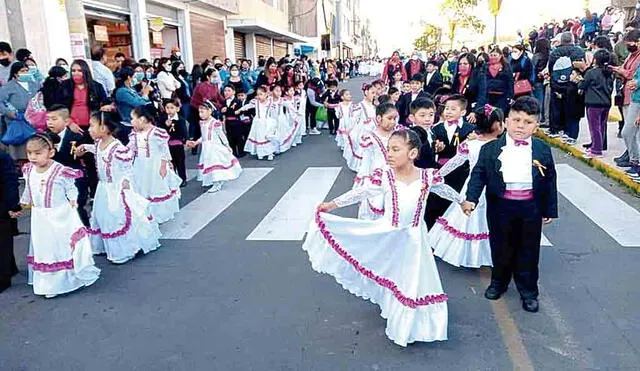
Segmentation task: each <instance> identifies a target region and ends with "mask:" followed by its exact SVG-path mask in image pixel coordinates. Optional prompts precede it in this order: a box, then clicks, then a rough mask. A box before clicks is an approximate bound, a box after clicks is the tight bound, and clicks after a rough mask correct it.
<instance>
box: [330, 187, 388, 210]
mask: <svg viewBox="0 0 640 371" xmlns="http://www.w3.org/2000/svg"><path fill="white" fill-rule="evenodd" d="M382 193H383V189H382V185H381V184H377V182H376V183H372V182H366V183H364V185H363V186H361V187H357V188H354V189H352V190H350V191H349V192H347V193H345V194H343V195H342V196H339V197H337V198H336V199H334V200H333V202H335V203H336V205H338V207H345V206H349V205H353V204H357V203H358V202H360V201H364V200H366V199H368V198H372V197H375V196H378V195H380V194H382Z"/></svg>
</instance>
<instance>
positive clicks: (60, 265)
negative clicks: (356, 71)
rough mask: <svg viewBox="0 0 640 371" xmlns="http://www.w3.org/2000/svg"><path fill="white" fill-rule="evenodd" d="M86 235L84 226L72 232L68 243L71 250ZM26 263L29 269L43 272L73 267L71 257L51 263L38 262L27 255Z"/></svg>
mask: <svg viewBox="0 0 640 371" xmlns="http://www.w3.org/2000/svg"><path fill="white" fill-rule="evenodd" d="M88 235H89V231H88V229H87V228H86V227H81V228H80V229H78V230H77V231H75V232H73V234H72V235H71V241H70V244H69V245H70V248H71V251H74V250H75V249H76V245H77V244H78V242H80V240H82V239H83V238H86V237H87V236H88ZM27 264H28V265H30V266H31V269H33V270H34V271H38V272H45V273H53V272H60V271H64V270H71V269H73V267H74V265H73V258H71V259H69V260H66V261H59V262H53V263H38V262H36V261H35V258H34V257H33V256H27Z"/></svg>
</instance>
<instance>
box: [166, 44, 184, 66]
mask: <svg viewBox="0 0 640 371" xmlns="http://www.w3.org/2000/svg"><path fill="white" fill-rule="evenodd" d="M169 60H170V61H171V62H177V61H181V60H182V53H181V52H180V47H178V46H177V45H176V46H174V47H173V48H171V56H169Z"/></svg>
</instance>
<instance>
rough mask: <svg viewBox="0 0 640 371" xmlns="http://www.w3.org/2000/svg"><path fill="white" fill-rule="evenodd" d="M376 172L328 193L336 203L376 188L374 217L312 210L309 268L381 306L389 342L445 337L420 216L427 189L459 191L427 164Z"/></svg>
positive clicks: (443, 302)
mask: <svg viewBox="0 0 640 371" xmlns="http://www.w3.org/2000/svg"><path fill="white" fill-rule="evenodd" d="M381 174H382V176H381V177H380V178H372V179H370V181H369V182H368V184H367V185H366V186H363V187H359V188H357V189H353V190H351V191H350V192H347V193H346V194H344V195H342V196H340V197H338V198H337V199H336V200H334V201H335V202H336V204H338V206H340V207H343V206H347V205H351V204H355V203H357V202H360V201H362V200H365V199H367V198H371V197H374V196H377V195H383V197H384V206H385V213H384V216H383V217H382V218H381V219H378V220H359V219H351V218H343V217H339V216H335V215H331V214H326V213H319V212H317V213H316V216H315V220H314V221H313V222H312V223H311V226H310V228H309V232H308V234H307V238H306V240H305V242H304V244H303V246H302V248H303V250H305V251H307V253H308V254H309V260H310V261H311V266H312V267H313V269H314V270H316V271H317V272H320V273H327V274H330V275H332V276H333V277H334V278H335V279H336V281H337V282H338V283H340V284H341V285H342V287H343V288H345V289H346V290H348V291H349V292H351V293H352V294H354V295H356V296H359V297H361V298H364V299H367V300H370V301H371V302H373V303H375V304H378V305H379V306H380V309H381V315H382V317H383V318H385V319H386V320H387V326H386V334H387V336H388V337H389V338H390V339H391V340H392V341H393V342H395V343H396V344H398V345H401V346H406V345H407V344H409V343H412V342H415V341H426V342H430V341H437V340H447V321H448V313H447V299H448V297H447V295H446V294H445V293H444V291H443V290H442V285H441V283H440V277H439V275H438V270H437V267H436V264H435V260H434V257H433V254H432V252H431V244H430V243H429V236H428V234H427V227H426V225H425V223H424V220H423V218H422V216H423V215H424V210H425V207H426V200H427V196H428V194H429V192H430V191H433V192H435V193H437V194H439V195H440V196H442V197H445V198H447V199H451V200H456V201H458V200H459V195H458V194H457V192H455V191H454V190H453V189H452V188H451V187H449V186H447V185H445V184H444V183H443V180H442V178H441V177H440V176H438V175H437V171H436V170H434V169H425V170H421V171H420V174H421V176H420V177H419V179H416V180H415V181H413V182H411V183H409V184H407V183H403V182H401V181H398V180H396V179H395V174H394V172H393V171H392V170H390V169H385V170H382V171H381Z"/></svg>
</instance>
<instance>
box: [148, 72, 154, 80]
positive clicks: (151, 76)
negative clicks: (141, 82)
mask: <svg viewBox="0 0 640 371" xmlns="http://www.w3.org/2000/svg"><path fill="white" fill-rule="evenodd" d="M146 76H147V79H149V80H151V79H153V74H152V73H151V72H147V75H146Z"/></svg>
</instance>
